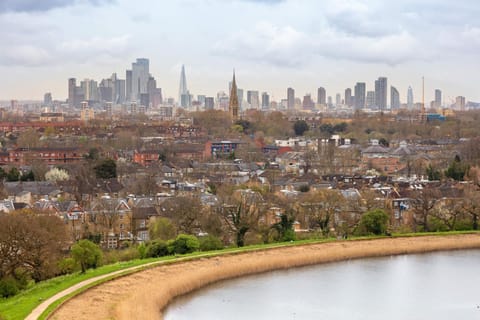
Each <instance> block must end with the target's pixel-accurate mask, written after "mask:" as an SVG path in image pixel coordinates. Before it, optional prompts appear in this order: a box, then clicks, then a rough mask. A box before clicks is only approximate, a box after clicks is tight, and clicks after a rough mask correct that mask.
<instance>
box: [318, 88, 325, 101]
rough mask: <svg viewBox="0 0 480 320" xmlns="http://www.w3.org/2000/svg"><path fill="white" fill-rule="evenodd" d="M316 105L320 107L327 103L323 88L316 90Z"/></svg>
mask: <svg viewBox="0 0 480 320" xmlns="http://www.w3.org/2000/svg"><path fill="white" fill-rule="evenodd" d="M317 103H318V104H322V105H325V104H326V103H327V92H326V91H325V88H323V87H320V88H318V91H317Z"/></svg>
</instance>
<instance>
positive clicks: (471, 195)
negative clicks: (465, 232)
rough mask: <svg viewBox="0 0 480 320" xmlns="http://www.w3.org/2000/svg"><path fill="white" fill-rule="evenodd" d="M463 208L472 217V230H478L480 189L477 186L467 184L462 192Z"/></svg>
mask: <svg viewBox="0 0 480 320" xmlns="http://www.w3.org/2000/svg"><path fill="white" fill-rule="evenodd" d="M462 208H463V210H464V211H465V212H466V213H467V214H468V215H469V216H470V217H471V218H472V228H473V230H478V220H479V218H480V190H479V189H478V187H477V186H469V187H467V188H466V190H465V192H464V196H463V199H462Z"/></svg>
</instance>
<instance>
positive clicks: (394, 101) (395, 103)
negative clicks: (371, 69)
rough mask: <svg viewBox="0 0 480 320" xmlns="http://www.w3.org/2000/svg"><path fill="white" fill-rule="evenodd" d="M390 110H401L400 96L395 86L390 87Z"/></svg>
mask: <svg viewBox="0 0 480 320" xmlns="http://www.w3.org/2000/svg"><path fill="white" fill-rule="evenodd" d="M390 108H391V109H399V108H400V94H399V93H398V90H397V88H395V87H394V86H391V87H390Z"/></svg>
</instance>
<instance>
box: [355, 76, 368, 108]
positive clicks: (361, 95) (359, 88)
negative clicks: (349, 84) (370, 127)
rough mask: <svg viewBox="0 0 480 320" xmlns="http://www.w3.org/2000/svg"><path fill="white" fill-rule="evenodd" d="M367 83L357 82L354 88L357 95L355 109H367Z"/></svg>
mask: <svg viewBox="0 0 480 320" xmlns="http://www.w3.org/2000/svg"><path fill="white" fill-rule="evenodd" d="M365 90H366V88H365V82H357V84H355V88H354V94H355V109H356V110H359V109H363V108H365Z"/></svg>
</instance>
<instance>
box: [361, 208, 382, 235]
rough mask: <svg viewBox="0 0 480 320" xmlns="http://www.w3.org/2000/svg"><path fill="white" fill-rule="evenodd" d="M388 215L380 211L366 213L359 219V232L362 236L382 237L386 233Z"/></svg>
mask: <svg viewBox="0 0 480 320" xmlns="http://www.w3.org/2000/svg"><path fill="white" fill-rule="evenodd" d="M388 219H389V217H388V214H387V213H386V212H385V211H383V210H382V209H375V210H372V211H368V212H366V213H365V214H364V215H363V216H362V218H361V219H360V225H359V230H360V233H361V234H363V235H368V234H375V235H382V234H386V233H387V226H388Z"/></svg>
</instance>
